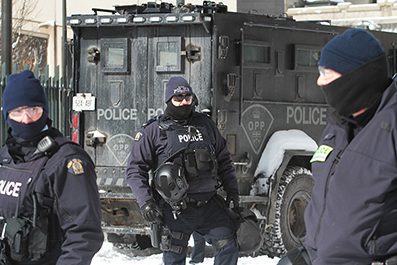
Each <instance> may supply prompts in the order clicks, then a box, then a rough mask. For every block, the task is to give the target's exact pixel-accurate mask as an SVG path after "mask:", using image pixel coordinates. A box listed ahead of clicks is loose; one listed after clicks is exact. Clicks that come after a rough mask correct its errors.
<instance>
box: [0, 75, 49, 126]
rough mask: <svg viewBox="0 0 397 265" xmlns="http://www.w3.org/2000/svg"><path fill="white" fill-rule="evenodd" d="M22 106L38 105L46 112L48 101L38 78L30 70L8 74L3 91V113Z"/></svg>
mask: <svg viewBox="0 0 397 265" xmlns="http://www.w3.org/2000/svg"><path fill="white" fill-rule="evenodd" d="M22 106H40V107H43V109H44V110H45V111H46V112H47V113H48V112H49V111H48V101H47V97H46V95H45V92H44V89H43V87H42V86H41V84H40V80H39V79H37V78H35V77H34V74H33V72H32V71H30V70H25V71H23V72H21V73H19V74H13V75H10V76H9V77H8V79H7V86H6V88H5V90H4V93H3V114H4V117H5V119H6V120H7V117H8V112H9V111H10V110H13V109H15V108H18V107H22Z"/></svg>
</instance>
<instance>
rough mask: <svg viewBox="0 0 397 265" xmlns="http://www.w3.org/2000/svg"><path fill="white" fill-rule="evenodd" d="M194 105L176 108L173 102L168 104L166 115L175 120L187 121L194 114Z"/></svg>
mask: <svg viewBox="0 0 397 265" xmlns="http://www.w3.org/2000/svg"><path fill="white" fill-rule="evenodd" d="M193 108H194V105H193V103H192V104H190V105H183V106H178V107H177V106H174V104H172V102H171V101H168V102H167V108H166V109H165V114H166V115H167V116H168V117H170V118H171V119H173V120H176V121H180V120H187V119H189V118H190V117H191V115H192V113H193Z"/></svg>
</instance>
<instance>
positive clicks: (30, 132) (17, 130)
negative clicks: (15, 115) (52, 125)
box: [7, 111, 48, 139]
mask: <svg viewBox="0 0 397 265" xmlns="http://www.w3.org/2000/svg"><path fill="white" fill-rule="evenodd" d="M47 118H48V113H47V112H46V111H43V114H42V115H41V117H40V119H38V120H37V121H35V122H31V123H28V124H25V123H21V122H16V121H14V120H12V119H10V118H9V117H8V118H7V122H8V124H9V125H10V127H11V129H12V131H11V135H12V136H15V137H20V138H22V139H32V138H34V137H36V136H37V135H38V134H39V133H40V132H41V130H43V128H44V126H45V125H46V123H47Z"/></svg>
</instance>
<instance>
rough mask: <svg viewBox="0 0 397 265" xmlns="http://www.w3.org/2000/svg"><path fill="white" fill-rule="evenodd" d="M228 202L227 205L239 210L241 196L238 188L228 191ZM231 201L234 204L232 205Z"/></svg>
mask: <svg viewBox="0 0 397 265" xmlns="http://www.w3.org/2000/svg"><path fill="white" fill-rule="evenodd" d="M226 203H227V206H228V207H230V208H232V209H233V210H235V211H237V210H238V206H239V203H240V197H239V195H238V191H237V190H230V191H229V192H228V193H227V196H226ZM231 203H233V204H232V205H231Z"/></svg>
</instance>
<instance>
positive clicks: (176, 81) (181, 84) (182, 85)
mask: <svg viewBox="0 0 397 265" xmlns="http://www.w3.org/2000/svg"><path fill="white" fill-rule="evenodd" d="M182 94H186V95H189V94H190V95H194V93H193V89H192V88H191V86H190V85H189V83H188V82H187V81H186V79H184V78H183V77H180V76H176V77H172V78H171V79H170V80H169V81H168V82H167V84H166V85H165V103H167V102H168V101H169V100H171V98H172V97H173V96H176V95H182Z"/></svg>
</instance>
